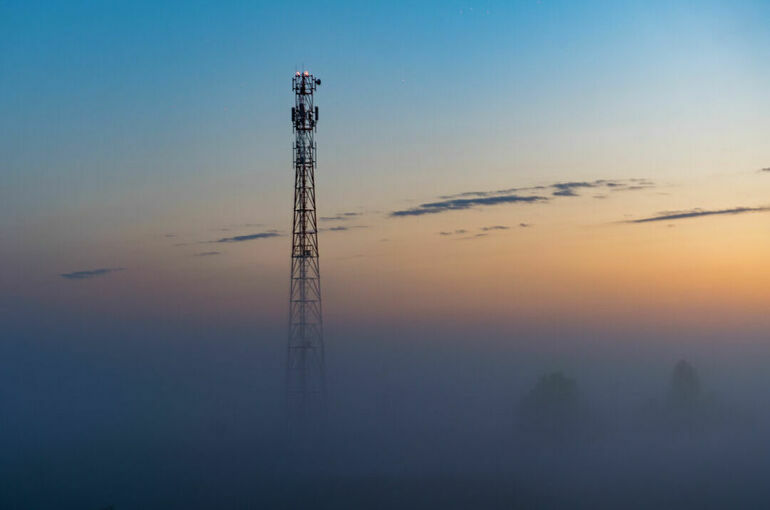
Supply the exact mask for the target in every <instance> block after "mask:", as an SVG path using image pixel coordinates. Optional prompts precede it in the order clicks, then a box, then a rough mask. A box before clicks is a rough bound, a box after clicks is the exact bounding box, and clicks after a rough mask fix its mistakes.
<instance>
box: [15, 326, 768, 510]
mask: <svg viewBox="0 0 770 510" xmlns="http://www.w3.org/2000/svg"><path fill="white" fill-rule="evenodd" d="M8 322H9V326H8V328H6V330H5V332H4V341H3V342H2V344H0V356H1V357H0V359H1V360H2V361H1V362H0V367H2V369H1V370H0V395H1V396H2V432H1V434H0V441H1V442H2V443H1V444H0V451H1V452H2V454H1V457H0V458H1V459H2V463H0V469H1V470H2V472H1V473H0V483H1V484H2V485H0V507H2V508H78V509H80V508H85V509H89V508H92V509H99V508H107V507H109V506H110V505H114V508H116V509H124V508H125V509H130V508H137V509H138V508H305V507H307V506H310V505H312V506H313V507H316V508H495V507H500V508H510V507H511V506H512V505H516V504H520V505H522V506H528V507H543V506H545V507H547V506H568V507H593V506H595V505H597V504H611V505H619V506H623V507H652V506H655V507H686V506H691V507H698V508H703V507H709V506H711V507H714V506H726V505H728V504H729V505H730V506H735V505H736V504H745V505H754V504H756V505H758V504H759V502H762V501H765V502H767V501H770V499H768V498H770V488H768V486H767V484H766V483H765V481H764V479H765V476H764V474H765V473H766V472H767V470H768V468H770V461H769V460H768V455H769V454H770V446H768V445H770V441H769V440H770V437H768V432H767V430H768V424H769V423H768V422H769V421H770V420H769V418H770V417H768V413H767V411H766V409H767V407H768V406H767V403H768V395H767V392H766V390H765V388H766V387H767V384H768V382H769V380H770V377H768V376H767V374H766V371H765V370H764V369H763V366H764V365H766V361H767V359H768V354H769V353H768V350H767V348H766V347H759V346H760V345H761V343H760V340H761V338H758V337H752V335H751V334H750V333H743V334H737V335H735V336H733V337H732V338H725V339H724V342H722V343H717V342H715V341H714V338H713V337H712V338H708V339H707V340H708V341H705V340H704V341H703V342H700V343H699V342H698V339H696V338H688V339H686V340H681V339H679V340H678V339H677V337H676V336H675V334H674V333H672V334H671V336H669V337H657V338H651V337H649V336H647V334H641V333H637V334H635V333H633V332H630V331H629V332H628V333H626V334H625V336H623V337H618V336H617V334H616V333H613V334H612V335H609V334H607V335H604V336H603V335H602V333H601V332H596V331H593V332H588V331H578V330H566V331H556V330H554V329H553V328H552V329H550V330H548V331H546V330H542V329H538V328H536V327H533V328H531V329H528V330H520V331H517V332H512V333H501V332H499V331H491V330H489V331H483V330H477V331H472V330H470V329H468V330H465V331H460V330H457V329H455V330H453V331H441V328H440V327H439V326H433V327H429V326H421V327H418V326H414V327H412V328H403V327H400V328H395V327H393V328H390V330H388V328H387V327H386V328H384V329H383V327H382V326H380V327H350V328H347V329H340V328H337V329H336V330H335V328H334V325H332V326H330V328H329V329H330V331H329V332H328V335H327V336H328V342H327V343H328V346H327V350H328V352H327V370H328V409H327V414H328V417H327V419H326V421H325V426H324V427H323V428H324V430H322V431H317V430H316V432H314V434H315V435H313V440H312V441H311V443H312V444H310V445H308V444H304V445H300V444H299V442H298V441H295V440H291V441H287V436H286V433H285V431H286V429H285V420H284V409H283V404H284V394H283V380H284V379H283V377H284V372H283V362H284V358H283V357H284V355H285V352H284V342H283V341H284V337H283V332H282V330H281V328H280V327H274V328H272V327H271V328H261V329H260V325H252V324H240V325H226V324H209V325H208V326H203V327H201V326H198V327H191V326H185V325H183V324H181V323H170V322H155V323H149V322H145V323H138V322H137V321H125V322H120V321H118V320H114V319H98V318H94V319H91V320H87V321H85V320H81V319H77V320H75V319H67V318H65V317H51V318H48V319H43V320H37V321H32V320H30V319H29V318H25V319H23V320H11V321H8ZM254 331H259V332H260V333H258V334H255V333H254ZM265 505H266V506H265Z"/></svg>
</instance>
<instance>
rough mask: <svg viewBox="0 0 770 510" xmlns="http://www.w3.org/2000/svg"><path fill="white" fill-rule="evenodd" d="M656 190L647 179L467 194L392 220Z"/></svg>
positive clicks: (400, 213) (407, 211)
mask: <svg viewBox="0 0 770 510" xmlns="http://www.w3.org/2000/svg"><path fill="white" fill-rule="evenodd" d="M655 186H656V185H655V183H654V182H652V181H650V180H648V179H623V180H609V179H598V180H595V181H567V182H556V183H552V184H549V185H546V186H530V187H522V188H506V189H499V190H491V191H465V192H462V193H457V194H453V195H442V196H440V197H439V198H440V200H438V201H435V202H426V203H423V204H420V205H418V206H416V207H412V208H409V209H402V210H398V211H393V212H391V213H390V216H391V217H399V216H422V215H425V214H438V213H442V212H447V211H457V210H466V209H473V208H476V207H483V206H493V205H500V204H512V203H537V202H549V201H550V200H553V199H555V198H561V197H578V196H581V195H580V191H581V190H583V189H592V190H596V191H613V192H615V191H638V190H645V189H650V188H654V187H655Z"/></svg>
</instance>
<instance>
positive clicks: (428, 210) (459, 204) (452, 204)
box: [390, 195, 548, 217]
mask: <svg viewBox="0 0 770 510" xmlns="http://www.w3.org/2000/svg"><path fill="white" fill-rule="evenodd" d="M546 201H548V198H546V197H541V196H536V195H535V196H521V195H504V196H494V197H479V198H454V199H449V200H441V201H439V202H428V203H425V204H420V205H418V206H417V207H413V208H411V209H403V210H401V211H393V212H392V213H390V216H392V217H399V216H422V215H424V214H438V213H442V212H446V211H461V210H465V209H472V208H474V207H478V206H489V205H499V204H513V203H534V202H546Z"/></svg>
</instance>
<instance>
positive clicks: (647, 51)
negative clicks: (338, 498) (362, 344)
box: [0, 0, 770, 320]
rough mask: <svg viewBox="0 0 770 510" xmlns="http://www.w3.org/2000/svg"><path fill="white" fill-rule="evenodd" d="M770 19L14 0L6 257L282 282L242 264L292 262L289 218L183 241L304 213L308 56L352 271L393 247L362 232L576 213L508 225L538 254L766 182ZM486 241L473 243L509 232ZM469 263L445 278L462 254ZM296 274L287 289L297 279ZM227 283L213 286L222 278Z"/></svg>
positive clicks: (649, 6) (424, 234) (333, 198)
mask: <svg viewBox="0 0 770 510" xmlns="http://www.w3.org/2000/svg"><path fill="white" fill-rule="evenodd" d="M768 21H770V6H769V5H768V4H767V3H766V2H644V3H641V2H580V3H576V2H553V1H545V0H543V1H527V2H489V3H478V4H477V3H466V2H422V3H419V4H414V3H407V2H391V3H387V4H385V3H358V2H336V3H334V2H333V3H328V4H324V5H321V4H318V3H306V4H301V3H292V4H281V3H259V2H237V3H222V2H209V3H207V2H184V3H182V2H165V3H163V5H157V4H156V3H150V2H147V3H142V2H130V3H128V2H126V3H109V4H108V3H101V2H37V3H35V2H2V3H0V67H2V70H3V72H2V73H0V154H2V161H0V182H2V186H1V187H0V236H2V239H3V240H4V243H3V244H4V246H3V247H2V248H0V257H2V260H3V261H4V267H6V268H9V269H8V271H7V274H6V275H5V276H4V281H5V282H9V281H10V282H12V283H13V285H12V287H13V288H15V289H17V290H23V291H24V293H25V295H29V296H34V297H31V299H33V300H34V299H53V301H54V302H55V301H56V300H57V299H61V298H62V297H63V296H66V295H67V294H68V293H69V292H73V291H74V287H73V285H74V284H75V283H74V282H72V281H64V280H63V279H62V278H61V277H60V276H59V275H61V274H70V273H76V272H79V271H92V270H98V269H110V268H125V271H120V272H110V273H99V274H105V276H103V278H104V279H105V281H107V280H108V279H109V280H110V281H114V282H118V281H120V282H122V284H121V285H125V283H126V280H132V279H135V278H136V279H139V280H142V278H150V277H149V276H146V277H140V276H137V275H138V274H142V271H148V272H149V273H148V274H153V275H154V277H155V278H160V277H161V276H163V275H165V276H168V275H170V274H173V273H174V271H179V274H178V278H179V279H181V280H183V281H184V280H185V279H190V278H204V276H202V275H206V276H205V277H206V278H212V279H214V278H215V276H214V275H218V276H217V277H218V278H221V283H220V284H219V286H218V287H216V285H214V284H212V285H213V286H214V287H216V291H215V293H216V294H217V295H219V296H227V295H230V296H231V297H232V299H234V300H237V301H238V300H244V302H247V301H248V300H249V299H252V298H253V297H254V296H251V297H250V294H249V292H254V293H257V294H259V296H258V297H257V298H256V299H257V301H260V300H262V301H265V300H271V299H273V298H274V296H273V295H272V294H270V293H268V292H267V291H264V290H258V289H254V288H251V289H250V290H249V288H247V287H244V288H243V289H242V292H240V293H238V292H234V290H233V286H235V287H237V286H238V285H240V284H239V283H238V282H237V281H236V280H237V279H238V278H239V276H238V275H240V274H242V273H243V271H247V272H249V271H250V273H249V274H250V275H251V276H252V277H253V278H256V279H258V280H259V281H262V280H261V279H262V278H266V279H268V280H270V278H272V277H271V276H269V275H272V274H273V273H275V274H281V275H283V274H284V273H283V272H282V271H284V266H285V265H286V264H287V262H288V261H287V259H286V257H285V255H286V253H287V249H286V246H285V242H284V241H285V239H284V238H282V237H279V238H277V239H272V240H270V239H263V240H259V241H254V243H253V244H251V245H249V246H250V248H248V249H249V251H245V250H246V248H236V247H232V248H228V249H229V250H230V251H229V252H228V251H223V252H222V255H231V256H232V258H230V259H226V258H225V257H224V256H216V257H214V256H210V257H206V262H204V261H203V259H195V261H194V262H191V260H192V259H189V258H185V257H190V256H192V255H195V253H198V252H201V253H203V252H213V251H218V250H216V249H213V248H211V246H210V245H209V246H207V245H204V244H196V243H207V242H209V241H211V240H215V239H217V238H220V237H224V236H227V235H230V236H235V235H250V234H254V233H257V231H259V232H263V231H267V230H269V229H277V230H279V231H281V232H285V231H286V230H287V229H288V228H289V227H290V225H289V224H288V222H289V219H290V215H289V214H288V208H289V206H288V204H289V203H290V193H291V184H290V183H291V179H292V175H291V172H292V169H291V161H290V151H289V147H290V144H291V136H292V135H291V128H290V124H289V121H288V118H289V117H288V111H289V106H290V105H291V100H292V97H291V90H290V88H289V80H290V78H291V75H292V74H293V72H294V71H295V70H297V69H301V68H302V67H303V66H305V67H307V68H309V69H310V70H312V71H314V72H315V73H316V74H317V75H318V76H319V77H320V78H322V80H323V86H322V87H321V89H320V90H319V97H318V104H319V105H320V108H321V124H320V125H319V133H318V143H319V181H318V186H319V208H320V213H321V215H324V216H332V215H335V214H337V213H340V212H346V211H348V212H350V211H354V212H359V213H362V216H361V217H360V219H359V220H358V223H357V226H358V227H360V228H359V229H357V230H356V229H351V230H350V231H349V232H347V233H342V232H341V231H337V232H329V233H328V234H325V238H323V236H322V245H323V246H325V247H326V248H325V250H326V251H325V252H324V255H325V256H326V257H327V260H329V261H330V262H329V263H328V264H327V265H326V266H325V267H326V268H327V272H328V274H329V280H331V283H330V285H329V289H330V292H332V293H333V292H334V283H333V282H334V281H337V282H343V281H347V280H346V278H350V277H351V275H355V274H359V275H360V274H370V273H371V272H372V266H366V265H365V263H363V262H346V263H344V264H343V262H342V260H348V259H349V258H350V257H363V260H368V261H369V262H367V263H369V264H374V263H375V261H377V260H380V259H378V258H377V257H382V258H383V260H386V261H389V262H385V263H384V264H385V265H387V264H391V267H392V270H393V271H394V273H398V274H402V273H405V274H409V273H410V272H420V264H421V262H420V257H421V255H420V254H421V253H424V252H425V250H434V249H435V248H434V247H433V246H432V245H431V244H430V243H432V242H433V241H429V242H426V241H425V239H433V237H432V236H435V235H436V233H437V232H440V231H455V230H465V229H468V230H472V229H477V230H478V232H479V233H483V232H493V231H483V230H480V229H483V228H485V227H489V226H491V225H505V226H515V225H519V224H520V223H524V224H538V225H543V226H545V225H549V224H550V225H552V226H553V228H554V229H556V230H553V231H546V230H542V231H537V230H534V231H532V232H533V233H527V234H525V233H523V232H524V230H521V229H520V230H516V232H517V233H516V234H513V233H512V232H513V231H514V230H513V229H511V230H510V232H511V233H509V234H505V233H504V232H503V231H499V232H496V231H495V232H493V233H496V234H497V235H499V236H503V235H508V236H509V237H507V238H505V240H503V238H502V237H495V239H497V240H499V241H500V242H502V243H503V245H504V247H505V250H512V251H511V252H510V253H511V254H512V255H511V256H513V257H514V258H515V257H516V256H518V255H516V254H521V253H523V252H521V251H520V250H519V248H517V246H518V244H517V243H523V242H525V241H524V239H527V241H526V242H542V243H545V244H543V245H542V248H543V249H555V247H554V246H553V243H554V242H555V241H552V240H554V239H567V238H569V237H570V236H575V237H578V236H579V235H580V234H581V232H583V230H582V229H584V228H586V227H587V226H596V225H603V224H607V223H612V222H618V221H622V220H624V219H628V218H631V217H635V218H639V217H649V216H651V215H655V214H657V213H658V212H661V211H677V210H690V209H693V208H702V209H708V210H723V209H725V210H726V209H731V208H736V207H749V208H756V207H763V206H765V205H766V202H767V199H766V198H765V197H766V196H767V195H766V193H767V186H768V182H770V179H768V178H764V177H766V176H759V175H758V173H757V172H758V170H759V169H760V168H764V167H767V166H770V149H768V146H767V143H766V142H767V135H766V134H767V133H768V132H770V120H769V119H770V99H768V96H767V90H768V89H770V69H768V67H767V66H766V65H765V63H766V62H768V61H770V31H768V30H767V29H766V27H767V24H768ZM642 178H643V179H650V180H651V181H653V182H654V183H655V185H656V186H657V188H656V189H655V190H647V191H646V192H644V193H629V194H627V195H624V198H623V199H622V200H620V199H615V200H607V201H603V203H602V204H600V203H599V201H596V200H594V201H590V200H583V201H569V200H560V201H554V204H557V205H555V206H554V207H550V206H548V207H541V206H532V207H531V208H528V209H527V208H526V207H527V206H511V207H509V208H503V207H501V208H497V209H489V210H488V211H487V210H485V212H480V211H475V210H473V211H467V212H463V213H459V212H454V213H451V214H449V215H440V217H436V218H410V219H403V220H401V219H392V218H389V217H388V213H389V212H391V211H394V210H404V209H408V208H410V207H414V206H416V205H419V204H420V203H426V202H430V201H432V200H437V199H438V197H441V196H445V195H449V194H456V193H463V192H467V191H489V190H501V189H509V188H514V187H520V186H532V185H551V184H553V183H557V182H572V181H586V182H593V181H595V180H597V179H616V180H627V179H642ZM617 196H619V195H617ZM741 218H743V216H742V217H741ZM702 221H707V220H702ZM714 221H717V220H714ZM719 221H721V219H720V220H719ZM735 221H736V222H738V221H740V222H743V223H741V225H742V226H743V228H742V229H733V230H732V232H733V233H735V232H743V234H742V235H743V236H744V237H743V238H742V240H743V242H744V244H743V245H741V246H743V247H744V248H743V251H742V253H749V252H750V250H749V246H753V247H756V246H758V245H760V246H763V247H764V244H762V238H761V235H760V234H758V232H759V231H758V230H756V229H757V228H758V227H757V226H756V224H755V223H753V222H756V221H759V220H748V219H745V220H744V219H738V220H735ZM750 221H751V222H752V223H749V222H750ZM735 224H737V223H734V225H735ZM697 225H702V223H698V224H697ZM363 227H366V228H363ZM225 228H227V229H228V231H231V233H230V234H224V233H222V229H225ZM624 228H625V227H624ZM725 228H729V227H725ZM695 230H697V232H696V231H695ZM695 230H693V231H692V232H690V233H689V234H688V235H689V236H690V237H689V239H690V242H691V243H696V244H697V243H702V242H705V241H703V239H705V236H706V235H707V232H708V228H700V227H698V228H696V229H695ZM592 232H594V233H593V234H592V236H593V237H594V238H597V239H598V238H601V239H605V238H606V239H607V240H606V242H607V243H608V244H607V246H611V247H612V248H611V249H610V248H608V249H607V251H606V253H607V254H609V253H614V252H613V250H620V249H621V248H622V247H623V246H627V244H623V243H627V242H629V241H625V240H624V239H626V237H625V236H629V237H630V238H632V239H633V242H642V240H641V239H640V238H638V235H637V234H636V233H634V234H631V233H629V232H631V231H628V230H626V231H623V233H622V234H618V231H614V230H613V231H610V230H601V229H598V230H596V229H595V230H593V231H592ZM607 232H611V234H609V233H607ZM634 232H638V231H634ZM750 232H753V233H754V234H751V233H750ZM171 235H173V236H175V237H173V238H172V237H166V236H171ZM333 235H334V236H337V237H332V236H333ZM735 235H737V234H735ZM752 235H753V237H752ZM526 236H529V237H526ZM656 236H657V237H655V236H653V237H652V239H653V240H654V242H658V243H663V242H669V241H668V238H667V237H665V236H662V235H659V234H656ZM699 236H700V237H699ZM384 239H389V240H391V241H396V242H403V244H402V245H399V246H398V247H397V248H387V249H386V248H384V246H385V244H383V240H384ZM618 239H619V241H618ZM696 239H697V241H696ZM538 240H539V241H538ZM565 242H566V241H565ZM163 243H165V244H163ZM426 243H427V244H426ZM549 243H550V244H549ZM758 243H759V244H758ZM185 244H186V245H187V246H176V245H185ZM439 246H446V245H439ZM474 246H475V247H474V248H473V249H472V250H470V251H469V252H468V253H467V254H464V255H458V256H459V257H465V256H467V257H468V260H470V261H476V263H480V262H479V261H480V260H483V259H484V257H493V256H494V253H497V252H500V251H501V248H500V247H499V246H498V245H491V244H490V245H486V246H483V245H481V244H476V245H474ZM681 246H684V245H681ZM691 246H694V244H692V245H691ZM239 249H240V250H243V251H236V250H239ZM586 249H588V248H586ZM185 250H187V251H185ZM505 250H502V251H505ZM681 250H684V248H681ZM188 251H189V252H190V253H188ZM444 251H446V250H444ZM460 252H462V250H459V251H458V252H457V253H460ZM452 253H453V254H454V253H455V251H454V249H453V250H452ZM682 253H684V251H682ZM452 256H454V255H452ZM522 256H524V255H522ZM607 256H609V255H607ZM479 257H480V258H479ZM223 260H227V262H223ZM334 260H338V261H339V262H334ZM458 260H459V259H458ZM463 260H465V259H463ZM456 263H458V262H456V261H455V262H453V263H449V262H447V263H446V264H444V265H443V266H441V267H442V268H443V269H442V271H444V272H440V273H439V274H436V275H434V277H435V278H436V279H438V280H443V281H446V280H447V278H448V276H449V275H457V274H458V272H457V271H456V270H455V269H452V270H451V271H450V269H448V268H449V267H453V266H452V264H456ZM656 263H657V264H665V263H664V262H661V261H657V262H656ZM704 263H705V262H704ZM202 264H208V265H207V266H201V265H202ZM260 264H263V265H262V266H260ZM355 264H362V265H360V266H359V267H358V268H357V269H351V267H353V266H355ZM554 264H562V265H565V264H567V262H566V261H561V262H556V261H554ZM380 267H381V265H380ZM663 267H664V268H668V269H670V266H666V265H664V266H663ZM138 268H144V269H138ZM180 268H184V269H180ZM153 271H154V272H153ZM446 271H449V273H447V272H446ZM222 275H229V276H228V277H223V276H222ZM477 276H478V275H477ZM573 276H574V275H573ZM275 278H276V281H275V282H272V280H270V282H271V283H269V284H267V283H266V284H265V287H264V288H266V289H270V292H272V291H273V290H274V289H280V288H283V286H284V285H285V282H283V281H282V280H281V282H280V283H279V282H278V277H275ZM281 278H283V276H281ZM468 278H470V276H469V277H468ZM640 278H641V276H640ZM175 281H176V280H175ZM370 283H372V284H374V283H376V282H370ZM554 284H555V283H554ZM67 285H68V286H67ZM134 285H135V286H138V287H132V290H131V292H133V293H134V299H135V300H137V301H142V298H141V296H142V295H143V292H146V289H145V290H144V291H143V290H142V289H143V288H144V287H142V285H139V284H138V283H136V282H134ZM169 285H171V284H169ZM340 285H341V284H340ZM457 285H459V286H460V287H463V288H467V285H471V286H472V285H474V284H473V283H469V282H458V283H457ZM171 286H173V285H171ZM52 288H55V289H57V290H56V291H53V290H51V289H52ZM212 288H213V287H205V286H204V287H196V288H195V289H194V290H193V291H192V292H191V294H193V295H196V294H199V298H200V300H201V301H204V302H205V301H206V300H207V299H209V298H210V297H211V295H210V293H211V292H213V290H212ZM83 289H84V288H82V287H81V288H80V289H79V290H78V291H77V292H78V293H83V299H84V300H85V303H88V300H89V299H93V298H94V295H93V294H91V293H90V291H86V290H83ZM103 292H105V293H107V294H109V293H110V292H112V291H111V290H104V291H103ZM231 292H233V294H230V293H231ZM260 293H261V294H260ZM52 296H53V297H52ZM544 299H545V298H544ZM276 302H281V303H282V301H281V300H278V301H276ZM244 306H245V305H244ZM275 306H276V307H275V310H276V311H277V310H279V309H281V310H282V306H279V305H275ZM332 310H333V308H332ZM276 313H277V312H276ZM281 313H282V312H281ZM274 319H275V320H278V318H277V317H276V318H274Z"/></svg>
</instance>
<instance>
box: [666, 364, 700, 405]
mask: <svg viewBox="0 0 770 510" xmlns="http://www.w3.org/2000/svg"><path fill="white" fill-rule="evenodd" d="M702 400H703V396H702V392H701V386H700V379H699V378H698V373H697V372H696V371H695V368H693V366H692V365H690V364H689V363H687V362H686V361H685V360H680V361H679V362H678V363H677V364H676V365H675V366H674V371H673V373H672V374H671V386H670V388H669V393H668V402H669V405H671V406H672V407H674V408H678V409H693V408H695V407H697V406H698V405H699V404H700V403H701V402H702Z"/></svg>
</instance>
